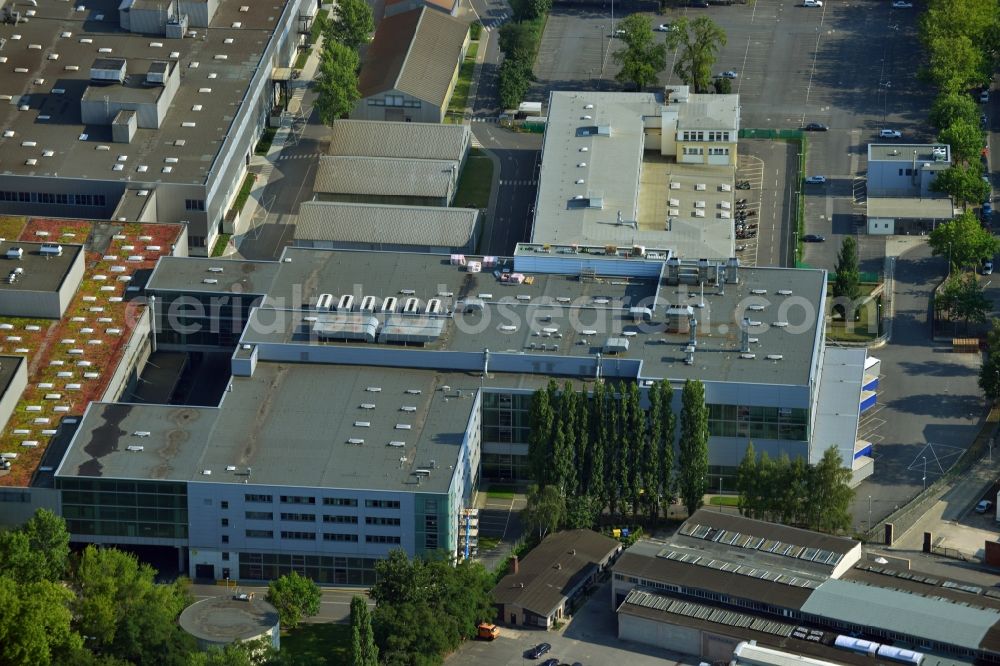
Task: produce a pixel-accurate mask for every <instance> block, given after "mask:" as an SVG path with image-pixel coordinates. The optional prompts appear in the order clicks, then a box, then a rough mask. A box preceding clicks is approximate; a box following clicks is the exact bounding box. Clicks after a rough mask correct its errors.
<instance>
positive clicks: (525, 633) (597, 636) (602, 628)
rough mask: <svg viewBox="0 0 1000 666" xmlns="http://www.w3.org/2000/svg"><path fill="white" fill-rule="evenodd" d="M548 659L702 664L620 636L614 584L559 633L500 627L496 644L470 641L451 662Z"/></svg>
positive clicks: (460, 665)
mask: <svg viewBox="0 0 1000 666" xmlns="http://www.w3.org/2000/svg"><path fill="white" fill-rule="evenodd" d="M543 642H544V643H549V644H550V645H551V646H552V650H551V651H550V652H549V653H548V654H546V655H544V656H543V657H542V658H541V659H538V660H531V659H528V658H527V657H526V656H525V652H526V651H527V650H528V649H530V648H532V647H534V646H535V645H538V644H539V643H543ZM548 658H555V659H558V660H559V661H560V662H561V663H566V664H571V663H573V662H576V661H578V662H580V663H581V664H584V666H607V665H609V664H628V666H671V665H672V664H685V665H687V664H690V665H691V666H694V665H695V664H697V663H698V660H697V659H694V658H692V657H683V656H681V655H678V654H673V653H670V652H667V651H666V650H660V649H657V648H654V647H651V646H648V645H641V644H638V643H632V642H629V641H620V640H618V621H617V618H616V617H615V613H614V611H613V610H612V609H611V584H610V583H605V584H603V585H601V586H599V587H598V588H597V589H596V590H595V591H594V593H593V594H592V595H591V596H590V599H589V600H588V601H587V602H586V604H584V606H583V607H582V608H580V610H579V611H578V612H577V614H576V615H575V616H574V617H573V618H572V620H571V621H570V622H569V624H568V625H566V626H565V627H563V628H562V629H560V630H558V631H556V630H553V631H543V630H541V629H523V628H509V627H504V626H501V627H500V637H499V638H497V639H496V640H494V641H492V642H485V641H469V642H468V643H466V644H464V645H462V647H460V648H459V649H458V651H456V652H455V653H454V654H453V655H452V656H451V657H449V658H448V659H447V661H446V663H447V664H449V666H464V665H468V666H523V665H524V664H532V663H536V664H537V663H539V662H541V661H544V660H545V659H548Z"/></svg>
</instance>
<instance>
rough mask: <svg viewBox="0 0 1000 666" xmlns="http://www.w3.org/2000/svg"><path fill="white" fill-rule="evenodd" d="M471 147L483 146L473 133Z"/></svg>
mask: <svg viewBox="0 0 1000 666" xmlns="http://www.w3.org/2000/svg"><path fill="white" fill-rule="evenodd" d="M472 147H473V148H482V147H483V142H482V141H480V140H479V139H478V138H476V135H475V134H473V135H472Z"/></svg>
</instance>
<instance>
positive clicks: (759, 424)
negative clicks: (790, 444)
mask: <svg viewBox="0 0 1000 666" xmlns="http://www.w3.org/2000/svg"><path fill="white" fill-rule="evenodd" d="M808 420H809V410H807V409H793V408H782V407H748V406H743V405H711V404H710V405H708V433H709V435H711V436H712V437H744V438H746V437H749V438H750V439H751V440H755V439H785V440H794V441H805V440H806V427H807V423H808Z"/></svg>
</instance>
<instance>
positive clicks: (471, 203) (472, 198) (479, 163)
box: [452, 149, 493, 208]
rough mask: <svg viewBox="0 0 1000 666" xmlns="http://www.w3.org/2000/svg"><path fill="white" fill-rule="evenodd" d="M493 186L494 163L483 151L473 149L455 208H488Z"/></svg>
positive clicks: (454, 204) (456, 198)
mask: <svg viewBox="0 0 1000 666" xmlns="http://www.w3.org/2000/svg"><path fill="white" fill-rule="evenodd" d="M492 185H493V162H492V161H490V158H488V157H486V155H484V154H483V153H482V151H480V150H478V149H473V150H472V151H471V152H470V153H469V159H468V160H467V161H466V163H465V169H463V170H462V177H461V178H460V179H459V181H458V192H456V193H455V202H454V203H453V204H452V206H454V207H455V208H487V207H489V205H490V188H491V187H492Z"/></svg>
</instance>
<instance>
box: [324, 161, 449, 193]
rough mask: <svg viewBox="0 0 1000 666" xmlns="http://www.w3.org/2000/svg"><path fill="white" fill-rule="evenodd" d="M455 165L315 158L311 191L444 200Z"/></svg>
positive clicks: (427, 162) (429, 162)
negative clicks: (317, 164)
mask: <svg viewBox="0 0 1000 666" xmlns="http://www.w3.org/2000/svg"><path fill="white" fill-rule="evenodd" d="M458 167H459V163H458V162H457V161H453V160H415V159H402V158H387V157H340V156H336V157H333V156H329V155H324V156H322V157H320V158H319V167H318V168H317V170H316V181H315V183H314V185H313V190H314V191H316V192H319V193H323V194H353V195H370V196H392V197H442V198H443V197H446V196H448V192H449V189H450V186H451V183H452V182H453V181H455V182H457V180H458V178H457V172H458Z"/></svg>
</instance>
